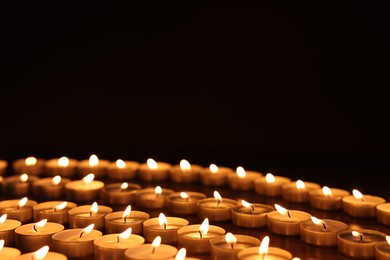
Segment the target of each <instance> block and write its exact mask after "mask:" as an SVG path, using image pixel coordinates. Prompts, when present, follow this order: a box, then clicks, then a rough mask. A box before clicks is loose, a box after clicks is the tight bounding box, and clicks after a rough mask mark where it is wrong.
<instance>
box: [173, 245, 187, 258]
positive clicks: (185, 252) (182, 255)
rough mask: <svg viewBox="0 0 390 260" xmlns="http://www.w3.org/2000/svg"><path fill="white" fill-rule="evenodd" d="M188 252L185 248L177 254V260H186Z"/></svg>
mask: <svg viewBox="0 0 390 260" xmlns="http://www.w3.org/2000/svg"><path fill="white" fill-rule="evenodd" d="M186 255H187V250H186V249H185V248H184V247H183V248H180V250H179V251H178V252H177V254H176V257H175V260H184V259H186Z"/></svg>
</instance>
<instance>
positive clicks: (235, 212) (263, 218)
mask: <svg viewBox="0 0 390 260" xmlns="http://www.w3.org/2000/svg"><path fill="white" fill-rule="evenodd" d="M251 205H253V206H254V207H255V209H256V207H257V208H262V209H264V211H262V212H259V214H245V213H242V212H240V209H244V208H246V207H245V206H243V205H236V206H233V207H232V208H231V212H232V223H233V225H235V226H239V227H247V228H254V227H263V226H266V225H267V215H268V213H270V212H272V211H274V210H275V209H274V208H273V207H271V206H269V205H266V204H260V203H253V204H251ZM249 210H250V209H249ZM242 217H244V218H245V220H242V221H241V220H240V218H242ZM248 218H249V219H251V220H252V221H248Z"/></svg>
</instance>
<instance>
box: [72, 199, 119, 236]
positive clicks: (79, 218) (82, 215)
mask: <svg viewBox="0 0 390 260" xmlns="http://www.w3.org/2000/svg"><path fill="white" fill-rule="evenodd" d="M111 212H112V208H110V207H107V206H101V205H98V204H97V203H96V202H94V203H93V204H92V205H84V206H78V207H75V208H73V209H70V210H69V211H68V222H69V227H70V228H80V227H85V226H88V225H90V224H94V225H95V226H94V227H95V229H97V230H104V216H105V215H107V214H109V213H111Z"/></svg>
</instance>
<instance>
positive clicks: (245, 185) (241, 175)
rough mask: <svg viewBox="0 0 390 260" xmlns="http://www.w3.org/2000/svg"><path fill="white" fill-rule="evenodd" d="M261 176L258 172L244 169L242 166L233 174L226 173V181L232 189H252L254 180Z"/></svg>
mask: <svg viewBox="0 0 390 260" xmlns="http://www.w3.org/2000/svg"><path fill="white" fill-rule="evenodd" d="M261 176H263V175H262V174H261V173H260V172H256V171H245V170H244V169H243V168H237V172H236V173H235V174H228V175H227V183H228V185H229V187H230V188H231V189H233V190H246V191H248V190H253V189H254V187H255V180H256V179H258V178H260V177H261Z"/></svg>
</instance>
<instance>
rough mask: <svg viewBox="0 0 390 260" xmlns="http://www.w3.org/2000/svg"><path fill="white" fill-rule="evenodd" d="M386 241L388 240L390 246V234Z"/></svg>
mask: <svg viewBox="0 0 390 260" xmlns="http://www.w3.org/2000/svg"><path fill="white" fill-rule="evenodd" d="M386 241H387V244H389V246H390V236H386Z"/></svg>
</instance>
